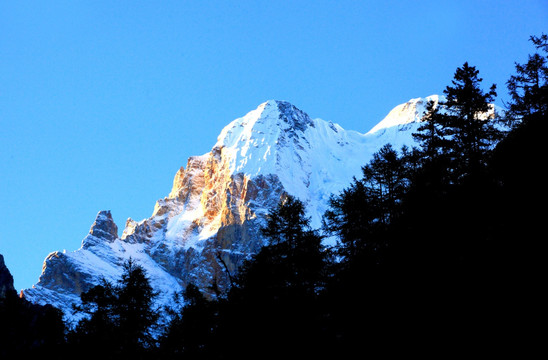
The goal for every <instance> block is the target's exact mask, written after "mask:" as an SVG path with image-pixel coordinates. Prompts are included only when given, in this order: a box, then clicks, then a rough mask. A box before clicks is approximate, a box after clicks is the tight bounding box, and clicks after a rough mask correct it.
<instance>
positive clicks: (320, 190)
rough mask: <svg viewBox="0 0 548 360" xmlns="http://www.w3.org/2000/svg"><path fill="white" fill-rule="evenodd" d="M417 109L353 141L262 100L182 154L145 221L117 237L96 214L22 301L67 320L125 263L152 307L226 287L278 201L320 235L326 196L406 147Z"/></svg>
mask: <svg viewBox="0 0 548 360" xmlns="http://www.w3.org/2000/svg"><path fill="white" fill-rule="evenodd" d="M425 101H426V100H424V99H423V100H419V99H413V100H411V101H410V102H409V103H406V104H408V106H403V107H402V109H400V110H401V111H400V110H398V111H399V114H400V115H399V116H400V121H398V119H394V118H393V119H391V120H390V124H389V125H390V126H385V127H383V128H382V129H378V130H376V131H373V129H375V128H373V129H372V130H371V131H369V132H368V133H365V134H362V133H359V132H357V131H351V130H345V129H343V128H342V127H341V126H340V125H338V124H335V123H332V122H329V121H325V120H322V119H312V118H310V117H309V116H308V115H307V114H306V113H305V112H304V111H302V110H300V109H298V108H297V107H295V106H294V105H292V104H291V103H289V102H287V101H279V100H268V101H266V102H264V103H262V104H260V105H259V106H258V107H257V108H256V109H254V110H252V111H250V112H248V113H247V114H246V115H244V116H243V117H240V118H237V119H235V120H233V121H232V122H230V123H229V124H228V125H227V126H225V127H224V128H223V129H222V131H221V132H220V135H219V136H218V138H217V142H216V143H215V145H214V146H213V147H212V150H211V151H210V152H208V153H206V154H203V155H199V156H191V157H190V158H189V159H188V161H187V164H186V167H181V168H180V169H179V170H178V171H177V173H176V174H175V177H174V180H173V186H172V189H171V191H170V192H169V195H168V196H166V197H165V198H163V199H160V200H158V201H157V202H156V204H155V206H154V210H153V213H152V216H151V217H150V218H147V219H143V220H141V221H135V220H133V219H128V220H127V222H126V225H125V229H124V230H123V232H122V235H121V236H120V237H118V227H117V225H116V224H115V223H114V221H113V220H112V216H111V214H110V211H100V212H99V213H98V214H97V218H96V220H95V222H94V224H93V226H92V227H91V229H90V233H89V234H88V235H87V236H86V237H85V238H84V239H83V240H82V246H81V247H80V249H78V250H75V251H72V252H53V253H51V254H49V255H48V257H47V258H46V260H45V261H44V265H43V271H42V274H41V275H40V278H39V281H38V283H37V284H35V285H34V286H33V287H32V288H30V289H25V290H23V294H24V296H25V297H26V298H27V299H28V300H30V301H32V302H35V303H39V304H45V303H50V304H52V305H54V306H56V307H58V308H60V309H61V310H63V311H64V313H65V316H66V317H67V318H69V319H70V318H71V316H72V313H71V308H72V304H74V303H78V302H79V295H80V293H81V292H82V291H86V290H88V289H89V288H90V287H92V286H93V285H95V284H98V283H99V281H100V279H101V278H105V279H106V280H108V281H111V282H115V281H116V280H117V279H118V278H119V276H120V275H121V272H122V265H123V263H124V261H127V260H128V259H129V258H130V257H131V258H132V259H134V260H135V261H136V262H138V263H139V264H140V265H142V266H143V267H144V268H145V270H146V271H147V274H148V276H149V278H150V281H151V285H152V286H153V288H154V289H155V290H156V291H159V293H160V294H161V295H160V296H159V298H158V299H157V302H158V304H159V305H165V304H169V303H170V302H171V300H172V295H173V294H174V293H176V292H180V291H182V289H184V287H185V286H186V285H187V284H189V283H193V284H195V285H197V286H198V287H200V288H201V289H202V290H204V291H207V289H209V288H211V286H212V285H213V284H216V285H218V286H219V287H221V288H226V287H227V286H229V278H228V276H227V273H226V271H227V270H228V271H230V272H231V273H234V272H236V271H237V269H238V268H239V266H240V265H241V264H242V262H243V261H244V260H245V259H246V258H248V257H249V256H250V255H252V254H254V253H256V252H257V251H258V250H259V249H260V248H261V247H262V246H263V245H264V244H265V240H264V238H263V237H262V234H261V233H260V228H261V226H263V225H265V221H266V220H265V219H266V215H267V213H268V211H269V210H270V209H272V208H274V207H275V206H276V205H277V203H278V201H279V199H280V198H281V197H282V196H284V194H291V195H294V196H296V197H297V198H299V199H301V200H302V201H303V203H304V204H305V205H306V206H307V211H308V216H310V217H311V225H312V226H313V227H319V226H320V225H321V217H322V215H323V213H324V212H325V211H326V210H327V206H328V200H329V197H330V196H331V195H332V194H337V193H339V192H340V191H342V190H343V189H344V188H345V187H347V186H348V185H349V184H350V182H351V181H352V178H353V177H354V176H355V177H359V176H360V174H361V168H362V166H364V165H365V164H366V163H367V162H368V161H369V160H370V158H371V156H372V155H373V153H374V152H376V151H377V150H378V149H379V148H380V147H381V146H382V145H384V144H386V143H392V144H393V146H394V147H395V148H399V147H401V145H412V144H413V139H412V136H411V133H412V132H413V129H414V128H416V127H417V126H418V120H417V119H420V116H419V115H420V114H421V112H424V106H423V104H424V103H425ZM404 105H405V104H404ZM400 107H401V105H400ZM390 114H392V112H390V113H389V115H390ZM392 115H394V114H392ZM396 115H397V114H396ZM410 119H411V120H410ZM383 121H384V120H383ZM381 123H382V121H381ZM73 320H76V319H73Z"/></svg>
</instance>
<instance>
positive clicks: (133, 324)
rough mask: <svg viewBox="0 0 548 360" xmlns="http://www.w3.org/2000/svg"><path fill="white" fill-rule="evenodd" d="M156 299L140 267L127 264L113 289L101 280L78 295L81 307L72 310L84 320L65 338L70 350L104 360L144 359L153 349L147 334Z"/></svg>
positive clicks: (131, 262) (150, 338)
mask: <svg viewBox="0 0 548 360" xmlns="http://www.w3.org/2000/svg"><path fill="white" fill-rule="evenodd" d="M156 295H157V293H156V292H154V291H153V289H152V287H151V286H150V283H149V280H148V278H147V276H146V272H145V270H144V269H143V267H141V266H140V265H137V264H136V263H135V261H134V260H133V259H130V260H128V261H127V262H126V263H124V265H123V273H122V278H121V279H120V280H119V281H118V283H117V284H116V285H112V284H111V283H109V282H108V281H106V280H103V281H102V283H101V284H100V285H96V286H94V287H93V288H91V289H90V290H88V291H87V292H84V293H82V295H81V300H82V303H81V305H80V306H77V307H76V308H75V310H76V311H77V312H81V313H83V314H84V318H83V319H82V320H81V321H80V322H79V323H78V324H77V326H76V327H75V329H74V330H73V331H72V332H71V333H70V334H69V343H70V345H71V347H72V349H77V350H78V351H84V352H85V353H86V354H87V355H90V356H99V355H100V356H102V357H106V358H118V357H120V356H122V355H124V356H132V357H134V358H140V357H144V356H145V353H146V350H147V349H149V348H150V347H151V346H152V345H154V344H153V337H152V333H151V332H152V331H153V326H154V325H155V324H156V321H157V319H158V311H157V310H156V309H154V308H153V301H154V298H155V297H156Z"/></svg>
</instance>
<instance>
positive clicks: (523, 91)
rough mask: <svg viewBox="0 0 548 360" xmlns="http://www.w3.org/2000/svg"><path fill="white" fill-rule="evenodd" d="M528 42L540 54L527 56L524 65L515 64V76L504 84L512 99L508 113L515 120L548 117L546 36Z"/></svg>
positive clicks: (547, 37) (547, 42)
mask: <svg viewBox="0 0 548 360" xmlns="http://www.w3.org/2000/svg"><path fill="white" fill-rule="evenodd" d="M530 40H531V42H532V43H533V44H534V45H535V47H536V48H537V50H540V51H541V52H542V54H539V53H538V52H537V53H535V54H533V55H529V58H528V60H527V62H526V63H525V64H519V63H516V64H515V67H516V75H512V76H511V77H510V79H509V80H508V82H507V83H506V84H507V86H508V91H509V94H510V96H511V98H512V100H511V102H510V104H509V111H510V114H511V115H512V116H514V118H515V120H523V121H527V120H528V119H529V118H531V117H533V116H535V117H538V118H543V117H545V116H547V115H548V35H546V34H543V35H541V36H540V37H537V36H531V38H530Z"/></svg>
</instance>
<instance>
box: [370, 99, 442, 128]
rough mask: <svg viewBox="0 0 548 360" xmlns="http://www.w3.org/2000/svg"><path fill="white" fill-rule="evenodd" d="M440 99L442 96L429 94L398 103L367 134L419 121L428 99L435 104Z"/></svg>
mask: <svg viewBox="0 0 548 360" xmlns="http://www.w3.org/2000/svg"><path fill="white" fill-rule="evenodd" d="M440 100H442V101H443V96H439V95H430V96H427V97H425V98H415V99H411V100H409V101H408V102H406V103H403V104H400V105H398V106H396V107H395V108H394V109H392V110H391V111H390V112H389V113H388V115H386V117H385V118H384V119H383V120H382V121H381V122H379V123H378V124H377V125H375V126H374V127H373V128H372V129H371V130H369V132H368V133H367V134H374V133H376V132H378V131H380V130H383V129H388V128H394V127H397V126H400V125H406V124H409V123H414V122H419V121H420V119H421V118H422V117H423V115H424V114H425V112H426V104H427V103H428V102H429V101H434V103H435V104H436V105H437V104H438V102H439V101H440Z"/></svg>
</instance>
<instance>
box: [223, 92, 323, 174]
mask: <svg viewBox="0 0 548 360" xmlns="http://www.w3.org/2000/svg"><path fill="white" fill-rule="evenodd" d="M314 124H315V123H314V121H313V120H312V119H311V118H310V117H309V116H308V115H307V114H306V113H305V112H303V111H301V110H299V109H297V108H296V107H295V106H293V105H292V104H290V103H289V102H287V101H279V100H269V101H266V102H264V103H262V104H261V105H259V106H258V107H257V108H256V109H255V110H252V111H250V112H248V113H247V114H246V115H245V116H243V117H241V118H238V119H236V120H234V121H232V122H231V123H230V124H228V125H227V126H226V127H225V128H224V129H223V130H222V131H221V134H220V135H219V137H218V138H217V143H216V144H215V146H214V147H213V149H214V151H218V152H219V153H220V154H221V155H222V156H223V157H224V158H225V159H228V160H229V162H230V164H229V169H230V173H233V174H234V173H244V174H245V175H248V176H256V175H259V174H269V173H271V174H276V173H278V171H277V170H279V169H280V167H283V166H284V164H283V163H284V160H286V159H284V158H282V157H280V156H279V152H280V151H282V149H291V150H295V151H296V150H298V149H302V148H303V147H306V146H307V144H306V142H307V140H306V137H305V136H304V133H305V132H306V131H307V129H308V128H310V127H314V126H315V125H314Z"/></svg>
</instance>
